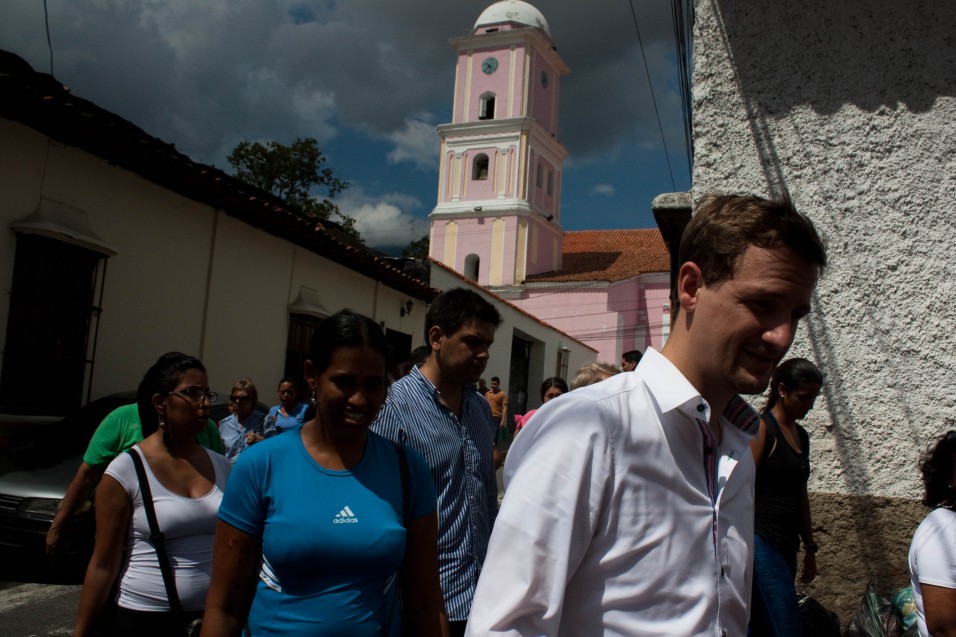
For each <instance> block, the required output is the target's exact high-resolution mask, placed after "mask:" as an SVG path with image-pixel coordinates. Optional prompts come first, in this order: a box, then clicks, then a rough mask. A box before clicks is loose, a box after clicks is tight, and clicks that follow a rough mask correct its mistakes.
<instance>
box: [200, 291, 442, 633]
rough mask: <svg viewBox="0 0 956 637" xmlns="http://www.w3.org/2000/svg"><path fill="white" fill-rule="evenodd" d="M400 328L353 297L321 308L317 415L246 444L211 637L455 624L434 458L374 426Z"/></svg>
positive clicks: (207, 629)
mask: <svg viewBox="0 0 956 637" xmlns="http://www.w3.org/2000/svg"><path fill="white" fill-rule="evenodd" d="M387 355H388V341H387V340H386V339H385V334H384V333H383V332H382V328H381V327H379V325H378V323H376V322H375V321H373V320H372V319H370V318H368V317H366V316H363V315H361V314H357V313H355V312H352V311H350V310H342V311H340V312H337V313H335V314H333V315H332V316H330V317H329V318H327V319H325V320H324V321H322V324H321V325H320V326H319V327H318V329H317V330H316V332H315V334H314V335H313V337H312V340H311V344H310V348H309V360H307V361H306V362H305V373H306V375H307V376H308V377H309V379H310V383H311V384H312V386H313V387H315V397H316V403H315V417H314V418H313V419H311V420H310V421H308V422H307V423H305V424H304V425H302V427H300V428H298V429H293V430H292V431H290V432H288V433H285V434H282V435H281V436H275V437H273V438H271V439H270V440H267V441H265V442H263V443H262V444H259V445H256V446H255V447H253V448H252V449H249V450H247V451H246V452H244V453H243V454H242V455H241V456H240V457H239V460H238V461H237V462H236V467H235V470H234V471H233V474H232V477H231V478H230V479H229V488H228V490H227V491H226V495H225V497H224V498H223V501H222V506H221V507H220V509H219V526H218V529H217V530H216V550H215V554H216V558H215V562H214V564H213V577H212V584H211V585H210V587H209V597H208V599H207V601H206V613H205V616H204V617H203V627H202V635H203V637H238V636H239V635H240V634H242V633H243V631H244V630H245V631H246V632H247V633H248V634H252V635H255V636H256V637H261V636H264V635H310V636H311V637H330V636H340V635H348V636H349V637H398V636H399V635H416V636H418V637H438V636H439V635H447V634H448V633H447V630H448V624H447V620H446V617H445V604H444V600H443V598H442V592H441V587H440V585H439V581H438V517H437V510H436V496H435V487H434V483H433V482H432V478H431V472H430V471H429V469H428V465H427V464H426V463H425V459H424V458H422V456H421V455H419V454H418V453H417V452H416V451H414V450H413V449H412V448H410V447H406V446H404V445H398V444H395V443H393V442H391V441H390V440H387V439H385V438H383V437H381V436H379V435H377V434H375V433H373V432H371V431H369V426H370V425H371V424H372V422H373V421H374V420H375V417H376V415H377V414H378V411H379V409H380V407H381V406H382V403H383V402H384V400H385V394H386V388H387V378H386V369H387V368H386V359H387Z"/></svg>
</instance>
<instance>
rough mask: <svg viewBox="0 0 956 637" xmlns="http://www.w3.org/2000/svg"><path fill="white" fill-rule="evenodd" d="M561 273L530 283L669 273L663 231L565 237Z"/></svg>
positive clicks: (602, 232) (597, 232)
mask: <svg viewBox="0 0 956 637" xmlns="http://www.w3.org/2000/svg"><path fill="white" fill-rule="evenodd" d="M563 247H564V257H563V262H562V268H561V270H558V271H555V272H543V273H541V274H534V275H531V276H529V277H528V278H527V279H526V280H525V281H526V282H527V283H551V282H554V283H562V282H566V281H608V282H614V281H623V280H624V279H630V278H632V277H635V276H638V275H639V274H644V273H646V272H669V271H670V256H669V254H668V252H667V246H666V245H664V239H663V238H662V237H661V233H660V230H658V229H657V228H640V229H634V230H578V231H574V232H567V233H565V235H564V246H563Z"/></svg>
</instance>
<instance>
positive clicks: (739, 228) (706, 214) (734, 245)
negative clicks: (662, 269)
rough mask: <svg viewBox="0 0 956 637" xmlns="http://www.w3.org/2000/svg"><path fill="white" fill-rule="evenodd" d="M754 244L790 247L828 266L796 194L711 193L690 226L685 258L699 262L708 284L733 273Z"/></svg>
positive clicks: (685, 237) (686, 233)
mask: <svg viewBox="0 0 956 637" xmlns="http://www.w3.org/2000/svg"><path fill="white" fill-rule="evenodd" d="M748 246H756V247H758V248H764V249H766V250H775V249H778V248H783V247H786V248H790V249H791V250H793V251H794V252H796V253H797V254H798V255H800V256H801V257H803V258H804V259H806V260H807V261H809V262H810V263H812V264H814V265H817V266H819V267H820V270H821V271H822V270H823V268H824V267H825V266H826V264H827V254H826V248H825V247H824V245H823V241H822V240H821V239H820V235H818V234H817V231H816V228H814V227H813V222H811V221H810V219H808V218H807V217H806V216H805V215H803V214H801V213H800V212H798V211H797V209H796V208H794V206H793V202H792V201H790V195H788V194H784V195H783V196H782V197H781V198H780V199H764V198H763V197H757V196H754V195H706V196H704V197H703V198H702V199H701V200H700V202H699V203H698V204H697V212H696V213H695V214H694V216H693V218H692V219H691V220H690V223H688V224H687V227H686V228H685V229H684V235H683V237H682V238H681V244H680V263H681V264H684V263H687V262H688V261H690V262H693V263H695V264H696V265H697V267H699V268H700V271H701V276H702V277H703V280H704V283H705V284H706V285H714V284H715V283H720V282H721V281H724V280H726V279H731V278H733V276H734V272H735V270H736V267H737V261H738V260H739V259H740V256H741V255H742V254H743V253H744V251H745V250H746V249H747V247H748Z"/></svg>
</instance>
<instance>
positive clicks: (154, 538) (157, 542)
mask: <svg viewBox="0 0 956 637" xmlns="http://www.w3.org/2000/svg"><path fill="white" fill-rule="evenodd" d="M126 453H128V454H129V455H130V456H131V457H132V458H133V466H134V467H136V478H137V479H138V480H139V490H140V492H141V493H142V495H143V508H144V509H145V510H146V520H147V521H148V522H149V541H150V542H152V543H153V547H155V549H156V557H157V558H158V559H159V570H160V572H161V573H162V574H163V584H165V585H166V596H167V597H169V609H170V610H172V611H174V612H177V613H178V612H180V611H181V610H182V609H183V605H182V604H181V603H180V601H179V593H177V592H176V580H175V578H173V569H172V567H171V566H170V564H169V555H167V554H166V536H165V535H163V532H162V531H160V530H159V524H158V523H157V522H156V510H155V509H154V508H153V493H152V491H150V488H149V478H147V477H146V470H145V469H144V468H143V459H142V458H140V457H139V453H137V452H136V450H135V449H129V450H127V451H126Z"/></svg>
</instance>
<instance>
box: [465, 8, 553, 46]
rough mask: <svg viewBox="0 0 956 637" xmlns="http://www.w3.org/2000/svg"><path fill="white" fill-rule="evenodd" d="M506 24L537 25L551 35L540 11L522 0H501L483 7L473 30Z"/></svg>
mask: <svg viewBox="0 0 956 637" xmlns="http://www.w3.org/2000/svg"><path fill="white" fill-rule="evenodd" d="M507 24H514V25H523V26H527V27H537V28H539V29H541V30H542V31H544V32H545V33H547V34H548V37H551V28H550V27H549V26H548V21H547V20H545V19H544V16H543V15H542V14H541V12H540V11H538V10H537V9H535V8H534V7H533V6H531V5H530V4H528V3H527V2H522V0H501V2H496V3H494V4H493V5H491V6H490V7H488V8H487V9H485V10H484V11H483V12H482V13H481V15H480V16H478V20H477V21H476V22H475V28H474V32H478V31H479V30H482V32H483V31H484V30H486V29H488V28H489V27H491V28H494V27H501V26H503V25H507Z"/></svg>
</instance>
